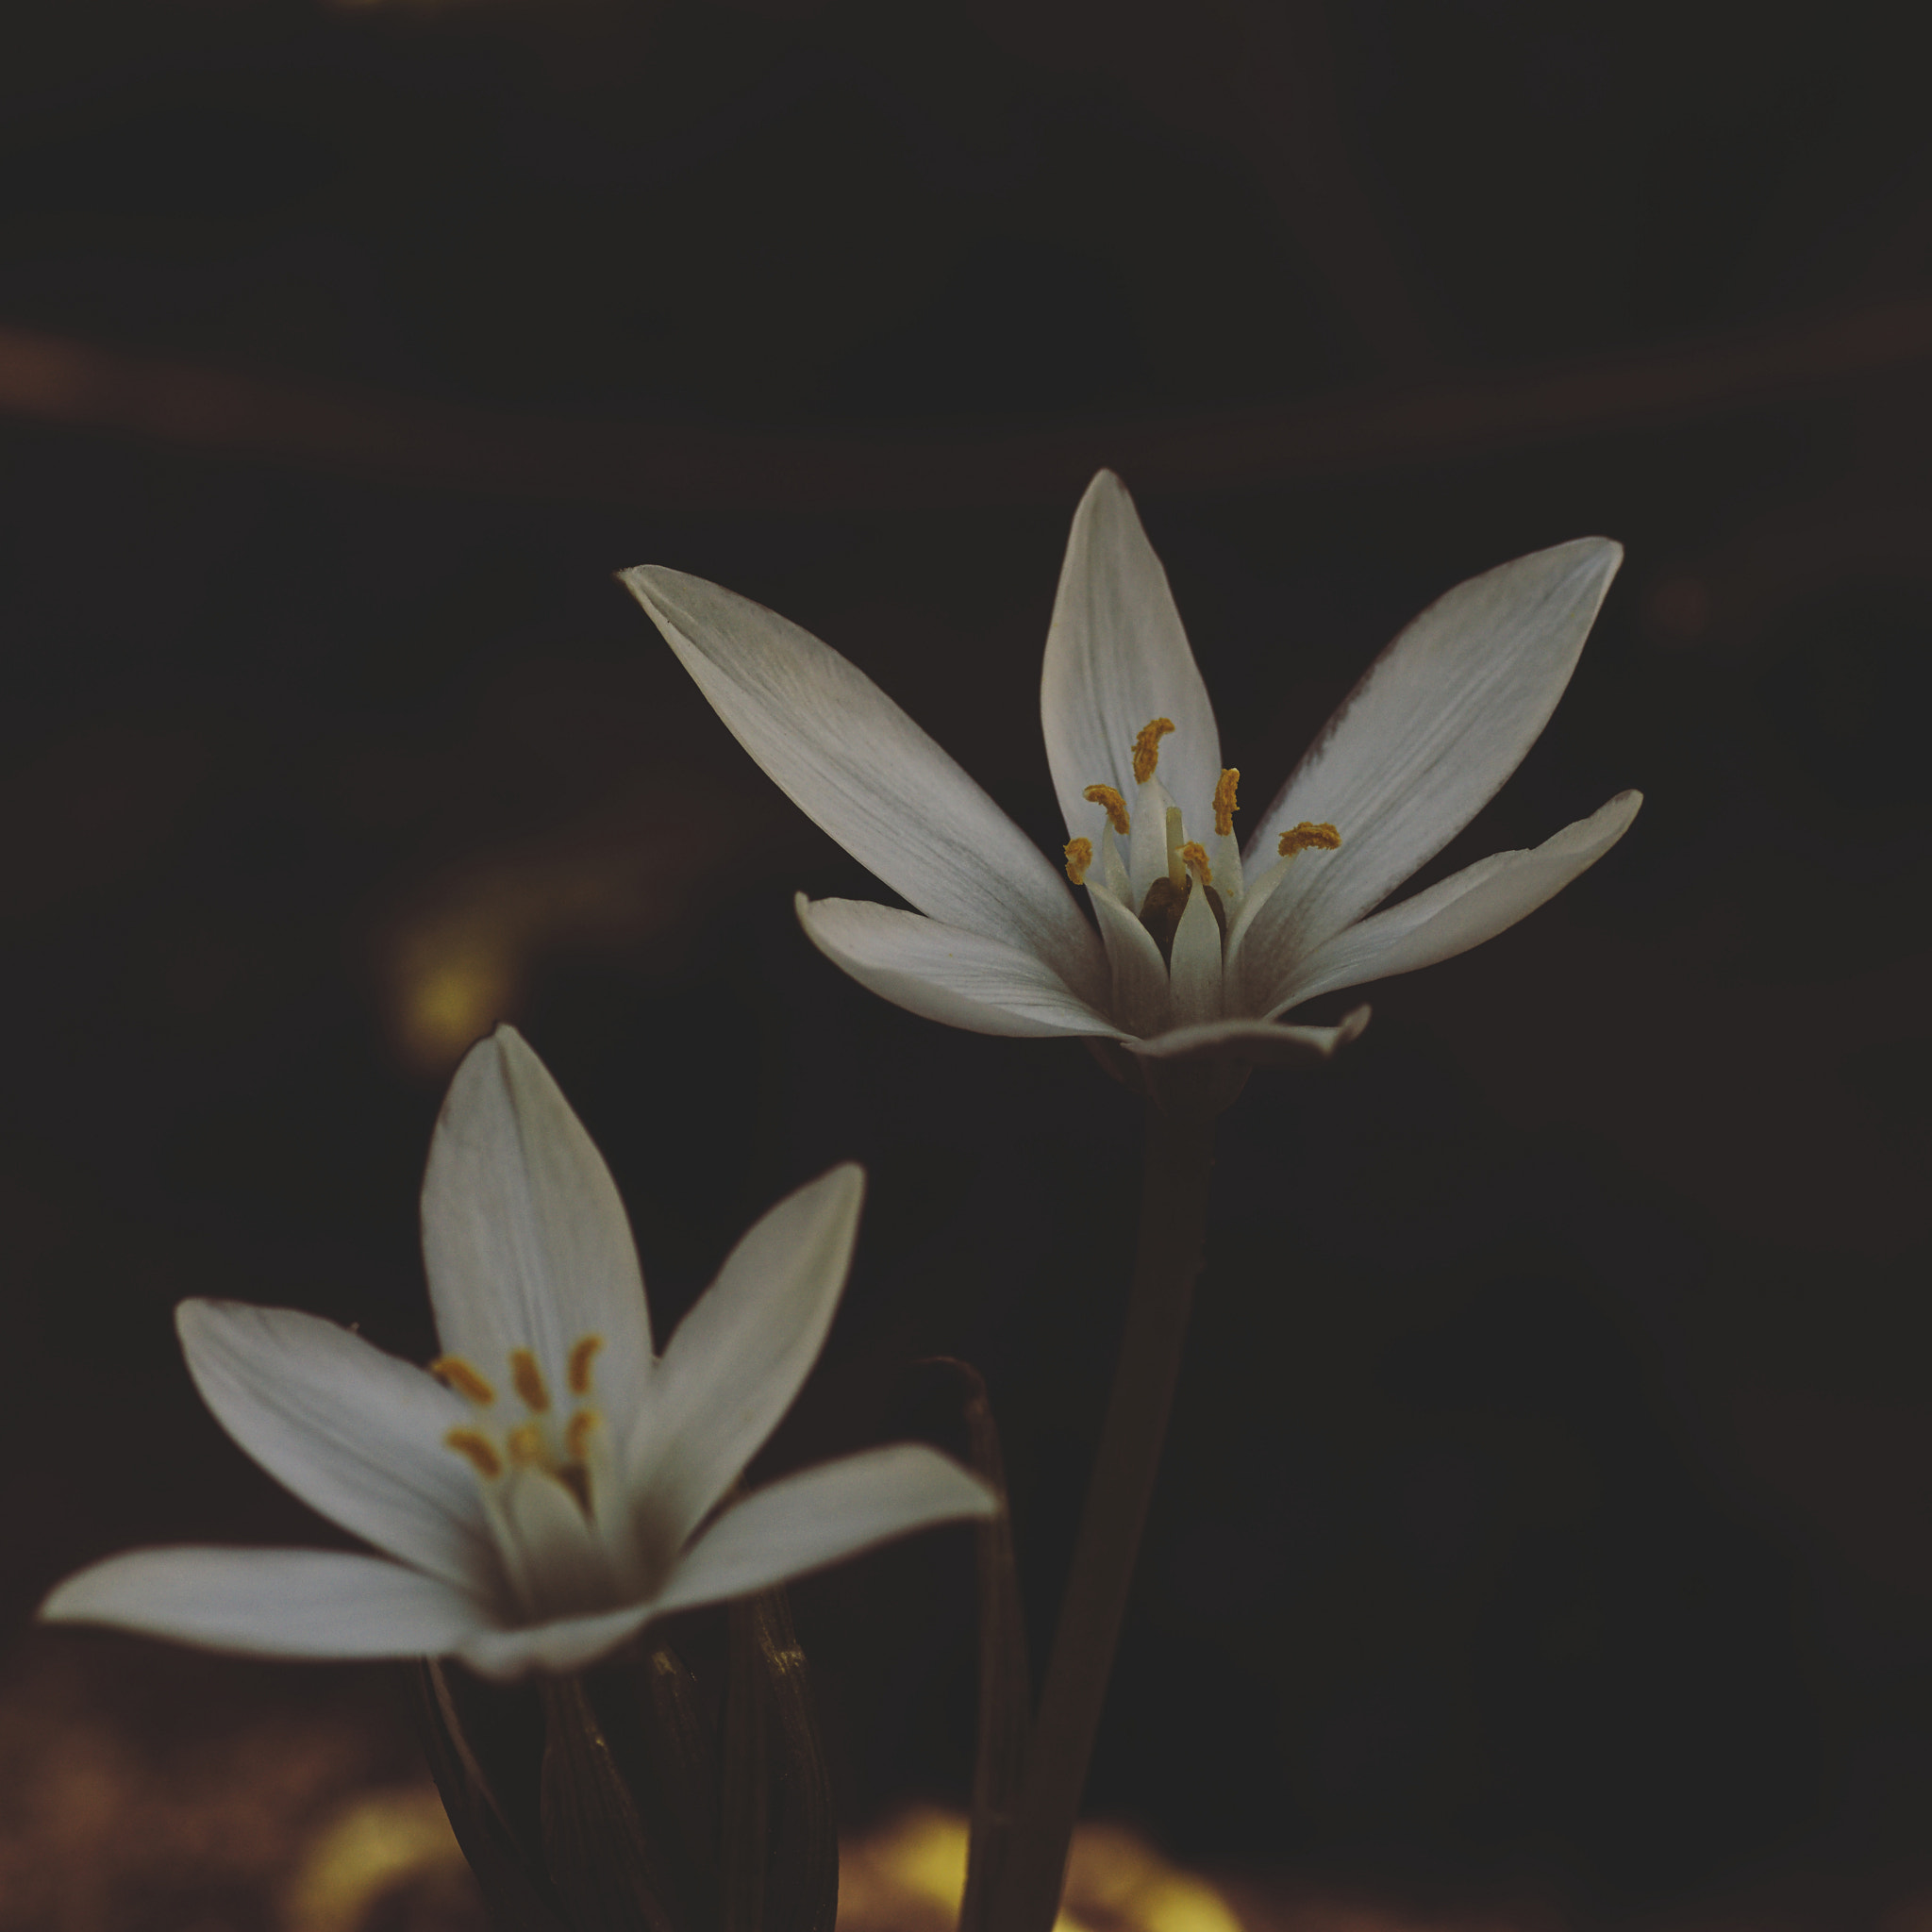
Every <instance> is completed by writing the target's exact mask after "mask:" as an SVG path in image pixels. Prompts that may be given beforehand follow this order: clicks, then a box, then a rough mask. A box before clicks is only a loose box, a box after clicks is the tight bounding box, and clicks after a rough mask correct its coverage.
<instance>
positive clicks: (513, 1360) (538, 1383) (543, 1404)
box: [509, 1348, 550, 1415]
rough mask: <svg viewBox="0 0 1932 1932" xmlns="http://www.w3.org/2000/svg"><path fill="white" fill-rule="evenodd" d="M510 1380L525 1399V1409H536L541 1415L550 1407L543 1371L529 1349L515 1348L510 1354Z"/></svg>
mask: <svg viewBox="0 0 1932 1932" xmlns="http://www.w3.org/2000/svg"><path fill="white" fill-rule="evenodd" d="M509 1378H510V1380H511V1382H513V1383H514V1384H515V1385H516V1391H517V1393H518V1394H519V1395H521V1396H522V1397H523V1398H524V1407H525V1408H532V1409H535V1410H536V1412H537V1413H538V1414H539V1415H541V1414H542V1413H543V1411H544V1410H545V1409H546V1408H548V1407H550V1391H549V1389H548V1387H547V1386H546V1385H545V1383H544V1380H543V1371H542V1370H541V1369H540V1368H539V1367H538V1366H537V1357H535V1356H534V1355H532V1354H531V1353H530V1351H529V1350H528V1349H527V1348H513V1349H511V1350H510V1352H509Z"/></svg>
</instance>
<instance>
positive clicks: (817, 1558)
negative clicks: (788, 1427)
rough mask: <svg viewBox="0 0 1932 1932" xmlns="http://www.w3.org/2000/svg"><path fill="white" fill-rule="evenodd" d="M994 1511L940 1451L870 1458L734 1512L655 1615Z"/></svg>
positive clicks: (917, 1447) (799, 1478)
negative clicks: (931, 1527)
mask: <svg viewBox="0 0 1932 1932" xmlns="http://www.w3.org/2000/svg"><path fill="white" fill-rule="evenodd" d="M998 1508H999V1503H998V1501H997V1499H996V1498H995V1497H994V1495H993V1492H992V1491H991V1490H990V1489H988V1488H987V1486H986V1485H985V1484H984V1483H983V1482H981V1481H980V1480H979V1478H978V1477H977V1476H976V1475H972V1474H968V1473H967V1472H966V1471H965V1470H963V1469H961V1468H960V1467H959V1465H958V1463H957V1462H955V1461H953V1460H952V1459H951V1458H950V1457H945V1456H941V1454H940V1453H939V1451H938V1450H937V1449H927V1448H925V1447H924V1446H923V1445H921V1444H919V1443H916V1442H901V1443H897V1444H895V1445H894V1446H892V1447H891V1448H887V1449H868V1450H866V1451H864V1452H863V1453H862V1454H860V1455H858V1456H847V1457H842V1458H841V1460H839V1461H837V1462H826V1463H821V1464H820V1465H819V1467H818V1468H816V1469H808V1470H805V1471H802V1472H801V1473H800V1474H797V1475H791V1476H787V1477H786V1478H785V1479H784V1480H783V1481H782V1482H775V1483H772V1484H769V1485H767V1487H765V1488H764V1489H762V1490H759V1491H756V1492H755V1493H754V1494H752V1495H750V1496H747V1497H746V1498H745V1500H744V1501H743V1502H741V1503H737V1504H734V1505H733V1506H732V1507H730V1508H729V1509H727V1510H726V1511H725V1512H724V1515H722V1516H721V1517H719V1519H718V1520H717V1522H716V1523H714V1524H712V1525H711V1526H710V1528H709V1529H708V1530H706V1531H705V1533H704V1535H702V1536H701V1537H699V1538H698V1540H697V1541H696V1542H694V1543H693V1544H692V1545H691V1548H690V1549H689V1550H687V1551H686V1552H685V1555H684V1557H683V1559H682V1560H681V1561H680V1562H679V1563H678V1565H677V1567H676V1569H675V1571H673V1573H672V1575H671V1581H670V1583H669V1584H668V1585H667V1586H666V1587H665V1589H664V1591H663V1592H662V1594H661V1595H660V1596H659V1597H658V1602H657V1605H656V1607H657V1608H658V1609H659V1610H673V1609H683V1608H686V1607H690V1606H692V1605H696V1604H715V1603H723V1602H724V1601H725V1600H726V1599H728V1598H730V1597H735V1596H744V1595H746V1594H748V1593H749V1592H750V1591H755V1590H765V1589H768V1588H769V1587H770V1586H771V1585H772V1584H774V1583H783V1582H784V1581H785V1580H786V1579H787V1578H788V1577H792V1576H803V1575H805V1574H807V1573H808V1571H812V1570H823V1569H824V1567H825V1566H826V1565H827V1564H830V1563H840V1562H843V1561H844V1559H845V1558H846V1557H856V1556H858V1553H859V1552H860V1551H861V1550H869V1549H871V1548H872V1547H873V1546H874V1544H876V1543H882V1542H888V1541H891V1539H892V1538H894V1537H901V1536H906V1535H908V1534H909V1533H910V1532H911V1531H913V1530H915V1529H924V1528H926V1527H928V1526H929V1525H930V1524H938V1523H957V1522H958V1521H960V1520H962V1519H964V1518H966V1517H979V1516H991V1515H993V1514H995V1513H996V1512H997V1510H998Z"/></svg>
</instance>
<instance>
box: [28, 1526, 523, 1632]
mask: <svg viewBox="0 0 1932 1932" xmlns="http://www.w3.org/2000/svg"><path fill="white" fill-rule="evenodd" d="M40 1614H41V1619H42V1622H43V1623H49V1624H111V1625H113V1626H114V1627H115V1628H116V1629H120V1630H136V1631H139V1632H141V1633H142V1635H143V1636H147V1637H165V1638H167V1639H169V1640H170V1641H173V1642H175V1643H192V1644H197V1645H199V1646H201V1647H202V1648H203V1649H206V1650H228V1651H235V1652H239V1653H240V1654H241V1655H242V1656H244V1657H441V1656H444V1655H446V1654H447V1653H448V1652H450V1651H452V1650H455V1649H456V1648H457V1647H458V1645H459V1644H461V1643H462V1642H463V1641H465V1640H466V1639H467V1638H470V1637H472V1636H474V1635H475V1633H476V1632H478V1631H480V1630H484V1629H487V1628H489V1627H490V1624H491V1613H490V1612H489V1610H487V1609H486V1608H485V1607H483V1606H482V1605H481V1604H480V1603H478V1602H477V1601H476V1599H475V1597H473V1596H470V1595H469V1594H467V1593H466V1592H465V1591H459V1590H453V1589H452V1588H451V1587H450V1586H449V1585H448V1584H447V1583H443V1582H441V1581H440V1580H439V1579H437V1578H436V1577H434V1576H425V1575H423V1574H421V1573H420V1572H418V1571H415V1570H408V1569H405V1568H404V1567H403V1565H402V1564H400V1563H386V1562H384V1561H383V1560H382V1559H381V1558H380V1557H349V1556H338V1555H336V1554H335V1553H333V1552H331V1551H327V1550H226V1549H211V1548H207V1547H192V1546H191V1547H188V1548H183V1549H166V1550H130V1551H128V1552H127V1554H126V1555H125V1556H121V1557H108V1559H107V1560H106V1561H105V1562H101V1563H95V1564H94V1565H92V1567H91V1568H90V1569H86V1570H83V1571H81V1572H80V1574H78V1575H76V1576H70V1577H69V1578H68V1579H67V1581H66V1582H65V1583H62V1584H60V1585H59V1586H58V1587H57V1588H56V1589H55V1590H54V1591H52V1592H51V1593H50V1594H49V1595H48V1598H47V1600H46V1602H45V1603H43V1604H42V1606H41V1611H40Z"/></svg>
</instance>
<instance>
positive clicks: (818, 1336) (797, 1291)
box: [629, 1162, 865, 1550]
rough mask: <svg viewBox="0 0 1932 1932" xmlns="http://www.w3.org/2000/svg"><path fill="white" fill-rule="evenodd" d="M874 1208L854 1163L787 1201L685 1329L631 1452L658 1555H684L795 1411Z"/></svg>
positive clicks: (656, 1382)
mask: <svg viewBox="0 0 1932 1932" xmlns="http://www.w3.org/2000/svg"><path fill="white" fill-rule="evenodd" d="M864 1200H865V1174H864V1171H863V1170H862V1169H861V1168H858V1167H856V1166H854V1165H853V1164H852V1163H850V1162H847V1163H846V1164H845V1165H843V1166H842V1167H835V1168H834V1169H833V1170H832V1171H831V1172H830V1173H829V1174H821V1175H820V1177H819V1178H818V1179H817V1180H815V1181H812V1182H811V1183H809V1184H808V1186H806V1187H803V1188H800V1189H799V1190H798V1191H796V1192H795V1193H792V1194H788V1195H787V1196H786V1197H785V1199H784V1200H782V1201H780V1202H779V1203H778V1205H777V1206H776V1207H775V1208H772V1209H771V1210H770V1211H769V1212H768V1213H766V1214H764V1215H763V1216H761V1217H760V1218H759V1219H758V1221H757V1222H756V1223H755V1224H753V1226H752V1227H751V1229H750V1230H749V1232H748V1233H746V1235H745V1236H744V1238H743V1239H742V1240H741V1241H740V1242H739V1243H738V1245H737V1246H736V1247H735V1248H733V1249H732V1251H731V1252H730V1254H729V1255H727V1256H726V1257H724V1267H722V1268H721V1269H720V1270H719V1271H718V1278H717V1279H716V1280H715V1281H714V1282H712V1284H711V1285H710V1287H709V1288H708V1289H707V1290H706V1291H705V1292H704V1293H703V1294H702V1295H700V1296H699V1297H698V1300H697V1302H696V1305H695V1306H694V1307H692V1308H691V1312H690V1314H688V1315H687V1316H685V1318H684V1320H683V1321H682V1322H680V1323H679V1324H678V1326H677V1332H676V1334H675V1335H674V1336H673V1337H672V1338H671V1346H670V1347H669V1348H667V1349H666V1350H665V1351H664V1359H663V1361H662V1362H661V1363H660V1364H659V1365H658V1373H657V1374H656V1375H655V1376H654V1377H653V1379H652V1383H651V1395H650V1400H649V1401H648V1402H647V1403H646V1404H645V1407H644V1412H643V1414H642V1415H641V1416H640V1417H639V1419H638V1426H637V1433H636V1434H635V1435H634V1437H633V1438H632V1445H631V1449H630V1452H629V1468H630V1471H631V1477H630V1483H631V1488H632V1490H633V1492H636V1491H640V1490H641V1491H642V1500H641V1512H642V1515H643V1517H644V1518H645V1520H646V1521H647V1522H648V1523H649V1525H650V1528H649V1531H648V1532H647V1535H646V1541H647V1542H649V1543H651V1544H652V1545H653V1546H655V1547H658V1548H663V1549H669V1550H676V1549H679V1548H681V1547H682V1546H683V1544H684V1542H685V1540H686V1539H687V1538H688V1537H689V1536H690V1535H691V1531H692V1530H694V1529H695V1528H696V1527H697V1526H698V1524H700V1523H702V1522H703V1521H704V1519H705V1518H706V1516H708V1514H709V1513H710V1510H711V1507H712V1506H713V1505H714V1504H715V1503H716V1502H717V1501H718V1499H719V1497H721V1496H722V1495H724V1492H725V1491H726V1490H728V1489H729V1488H730V1487H731V1485H732V1484H733V1483H734V1482H736V1481H737V1480H738V1477H739V1476H740V1474H741V1473H742V1472H743V1469H744V1466H745V1464H746V1463H747V1462H749V1461H750V1460H751V1458H752V1457H754V1456H755V1455H756V1454H757V1453H758V1450H759V1449H760V1448H761V1447H762V1446H763V1443H764V1441H765V1438H766V1437H767V1436H769V1435H770V1434H771V1433H772V1431H773V1430H774V1428H775V1427H776V1426H777V1425H778V1419H779V1418H780V1417H781V1416H782V1415H783V1414H784V1413H785V1411H786V1410H787V1409H788V1408H790V1407H791V1402H792V1398H793V1397H794V1396H795V1395H796V1394H797V1393H798V1391H799V1388H800V1386H801V1385H802V1384H803V1383H804V1381H805V1378H806V1376H807V1375H808V1374H809V1373H810V1372H811V1365H812V1364H813V1363H814V1362H815V1361H817V1360H818V1357H819V1350H820V1349H821V1348H823V1347H824V1341H825V1331H826V1329H828V1328H829V1327H830V1326H831V1324H832V1316H833V1314H834V1312H835V1311H836V1310H837V1308H838V1306H839V1297H840V1295H841V1293H842V1292H843V1291H844V1288H845V1276H846V1274H847V1273H848V1272H849V1270H850V1269H851V1266H852V1247H853V1243H854V1242H855V1241H857V1240H858V1211H859V1208H860V1207H861V1205H862V1204H863V1202H864Z"/></svg>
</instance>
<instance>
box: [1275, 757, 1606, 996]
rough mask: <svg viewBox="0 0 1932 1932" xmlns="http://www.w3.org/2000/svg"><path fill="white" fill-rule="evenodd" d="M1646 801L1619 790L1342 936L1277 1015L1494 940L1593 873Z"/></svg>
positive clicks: (1312, 964) (1285, 992)
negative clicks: (1538, 837) (1583, 813)
mask: <svg viewBox="0 0 1932 1932" xmlns="http://www.w3.org/2000/svg"><path fill="white" fill-rule="evenodd" d="M1642 803H1643V794H1642V793H1641V791H1620V792H1619V793H1618V794H1617V795H1616V797H1614V798H1613V799H1611V800H1610V801H1609V802H1608V804H1607V805H1603V806H1600V807H1599V808H1597V809H1596V810H1595V811H1593V812H1592V813H1591V815H1590V817H1589V818H1587V819H1578V820H1577V821H1576V823H1575V824H1572V825H1566V826H1565V827H1564V828H1563V829H1562V830H1561V831H1560V832H1558V833H1557V835H1556V837H1555V838H1554V839H1546V840H1544V841H1543V842H1542V843H1541V845H1539V846H1537V847H1535V848H1534V850H1532V851H1528V852H1498V853H1495V854H1493V855H1492V856H1491V858H1484V859H1479V860H1477V862H1476V863H1475V864H1474V865H1471V866H1465V867H1464V868H1463V870H1462V871H1461V872H1458V873H1453V874H1451V875H1450V876H1449V877H1448V878H1446V879H1442V880H1441V881H1440V882H1439V883H1437V884H1436V885H1433V886H1431V887H1430V888H1429V889H1428V891H1425V892H1418V893H1417V894H1416V895H1415V897H1414V898H1412V899H1405V900H1403V901H1402V903H1401V904H1400V905H1399V906H1391V907H1390V908H1389V909H1388V910H1387V911H1386V912H1377V913H1376V914H1374V917H1373V918H1369V919H1364V920H1362V921H1360V922H1359V923H1358V924H1355V925H1352V926H1350V927H1348V929H1347V930H1346V931H1345V932H1341V933H1338V934H1337V935H1336V936H1335V938H1333V939H1332V940H1330V941H1328V943H1327V944H1326V945H1325V946H1323V947H1322V948H1321V949H1320V950H1319V951H1317V952H1315V953H1313V954H1311V955H1310V956H1309V957H1308V958H1306V959H1304V960H1303V961H1302V962H1301V964H1300V965H1299V966H1297V967H1296V968H1295V969H1294V972H1293V973H1292V974H1291V976H1290V977H1289V979H1288V980H1287V981H1286V983H1285V984H1284V985H1283V986H1282V987H1281V989H1280V991H1279V993H1278V995H1277V1001H1276V1003H1275V1005H1274V1010H1275V1011H1277V1012H1278V1011H1284V1010H1286V1008H1289V1007H1291V1006H1295V1005H1297V1004H1298V1003H1299V1002H1301V1001H1302V1000H1306V999H1312V998H1313V997H1314V996H1315V995H1316V994H1317V993H1321V992H1332V991H1334V990H1335V989H1336V988H1337V987H1341V986H1360V985H1362V984H1364V983H1365V982H1366V981H1368V980H1371V979H1387V978H1389V977H1391V975H1392V974H1397V973H1413V972H1415V971H1416V969H1417V968H1418V967H1421V966H1433V965H1435V964H1436V963H1437V961H1438V960H1441V959H1453V958H1455V957H1456V955H1457V953H1466V952H1467V951H1468V950H1469V949H1470V947H1472V946H1479V945H1481V944H1482V942H1483V941H1485V940H1492V939H1494V938H1495V936H1496V935H1497V934H1498V933H1499V932H1505V931H1507V929H1508V928H1509V927H1510V926H1512V925H1514V924H1516V922H1517V921H1518V920H1519V919H1522V918H1524V916H1525V915H1527V914H1529V913H1531V912H1534V911H1535V910H1536V908H1538V907H1539V906H1541V905H1542V903H1543V902H1544V901H1545V900H1546V899H1553V898H1555V897H1556V895H1557V893H1558V892H1560V891H1562V890H1563V888H1564V887H1565V886H1567V885H1568V884H1569V883H1570V881H1571V880H1572V879H1574V878H1576V877H1578V876H1579V875H1580V874H1583V873H1586V872H1588V871H1589V870H1590V868H1591V866H1593V865H1594V864H1595V863H1596V862H1597V860H1598V859H1599V858H1602V857H1603V856H1604V854H1605V853H1606V852H1607V851H1608V850H1609V849H1610V847H1611V846H1612V845H1614V844H1615V843H1616V842H1617V841H1618V840H1619V839H1621V838H1622V837H1623V836H1624V833H1625V832H1626V831H1628V830H1629V828H1630V822H1631V820H1633V819H1634V818H1635V817H1636V816H1637V808H1638V807H1639V806H1640V805H1641V804H1642Z"/></svg>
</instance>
